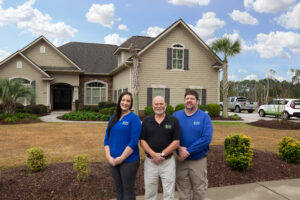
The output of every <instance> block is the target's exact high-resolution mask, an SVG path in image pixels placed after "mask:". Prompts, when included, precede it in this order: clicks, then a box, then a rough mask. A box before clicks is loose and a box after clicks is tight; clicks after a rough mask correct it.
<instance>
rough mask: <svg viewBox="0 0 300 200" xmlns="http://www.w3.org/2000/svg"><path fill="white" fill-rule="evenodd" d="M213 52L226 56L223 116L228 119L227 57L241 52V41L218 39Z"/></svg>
mask: <svg viewBox="0 0 300 200" xmlns="http://www.w3.org/2000/svg"><path fill="white" fill-rule="evenodd" d="M211 48H212V50H213V51H214V52H216V53H223V54H224V62H223V111H222V116H223V117H224V118H227V117H228V111H227V107H228V106H227V96H228V61H227V57H233V56H235V55H236V54H238V53H240V52H241V44H240V41H239V40H236V41H234V42H232V41H231V40H230V39H229V38H228V37H224V38H221V39H217V40H216V41H214V42H213V43H212V46H211Z"/></svg>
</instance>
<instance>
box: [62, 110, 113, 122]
mask: <svg viewBox="0 0 300 200" xmlns="http://www.w3.org/2000/svg"><path fill="white" fill-rule="evenodd" d="M61 118H62V119H65V120H78V121H85V120H94V121H100V120H101V121H108V120H109V119H110V115H105V114H101V113H98V112H90V111H78V112H70V113H66V114H64V115H62V116H61Z"/></svg>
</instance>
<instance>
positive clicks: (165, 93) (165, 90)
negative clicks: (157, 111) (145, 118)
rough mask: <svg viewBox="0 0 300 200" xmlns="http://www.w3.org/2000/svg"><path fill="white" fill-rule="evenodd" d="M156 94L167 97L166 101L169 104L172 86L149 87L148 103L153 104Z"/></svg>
mask: <svg viewBox="0 0 300 200" xmlns="http://www.w3.org/2000/svg"><path fill="white" fill-rule="evenodd" d="M156 96H162V97H164V98H165V102H166V103H167V104H169V103H170V88H162V87H161V88H158V87H153V88H147V105H148V106H151V105H152V101H153V99H154V97H156Z"/></svg>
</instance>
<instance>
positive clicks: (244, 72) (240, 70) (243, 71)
mask: <svg viewBox="0 0 300 200" xmlns="http://www.w3.org/2000/svg"><path fill="white" fill-rule="evenodd" d="M238 72H239V73H241V74H248V71H247V70H245V69H239V70H238Z"/></svg>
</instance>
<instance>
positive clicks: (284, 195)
mask: <svg viewBox="0 0 300 200" xmlns="http://www.w3.org/2000/svg"><path fill="white" fill-rule="evenodd" d="M143 199H144V196H138V197H137V198H136V200H143ZM162 199H163V198H162V194H159V198H158V200H162ZM175 200H178V195H177V194H176V198H175ZM206 200H300V178H298V179H287V180H279V181H267V182H257V183H250V184H242V185H232V186H225V187H214V188H209V189H208V191H207V195H206Z"/></svg>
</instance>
